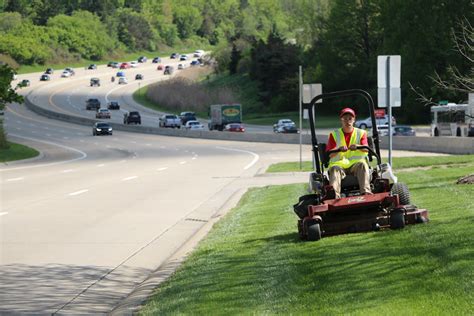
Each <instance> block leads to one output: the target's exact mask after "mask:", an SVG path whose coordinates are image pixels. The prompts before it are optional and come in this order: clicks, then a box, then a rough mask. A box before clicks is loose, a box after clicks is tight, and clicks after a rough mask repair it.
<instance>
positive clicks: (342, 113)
mask: <svg viewBox="0 0 474 316" xmlns="http://www.w3.org/2000/svg"><path fill="white" fill-rule="evenodd" d="M348 113H349V114H350V115H352V116H353V117H356V114H355V112H354V110H353V109H351V108H344V109H342V110H341V114H339V117H342V116H343V115H344V114H348Z"/></svg>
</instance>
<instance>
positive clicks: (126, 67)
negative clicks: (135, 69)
mask: <svg viewBox="0 0 474 316" xmlns="http://www.w3.org/2000/svg"><path fill="white" fill-rule="evenodd" d="M128 68H130V64H129V63H121V64H120V69H128Z"/></svg>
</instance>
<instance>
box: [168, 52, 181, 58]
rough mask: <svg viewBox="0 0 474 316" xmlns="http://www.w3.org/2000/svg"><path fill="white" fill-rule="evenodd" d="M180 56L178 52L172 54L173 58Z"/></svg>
mask: <svg viewBox="0 0 474 316" xmlns="http://www.w3.org/2000/svg"><path fill="white" fill-rule="evenodd" d="M178 56H179V54H178V53H172V54H171V56H170V58H171V59H176V58H178Z"/></svg>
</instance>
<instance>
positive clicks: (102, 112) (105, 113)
mask: <svg viewBox="0 0 474 316" xmlns="http://www.w3.org/2000/svg"><path fill="white" fill-rule="evenodd" d="M95 118H98V119H109V118H110V111H109V109H97V112H96V113H95Z"/></svg>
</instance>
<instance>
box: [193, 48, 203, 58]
mask: <svg viewBox="0 0 474 316" xmlns="http://www.w3.org/2000/svg"><path fill="white" fill-rule="evenodd" d="M202 55H204V51H203V50H200V49H198V50H195V51H194V53H193V56H194V57H202Z"/></svg>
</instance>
